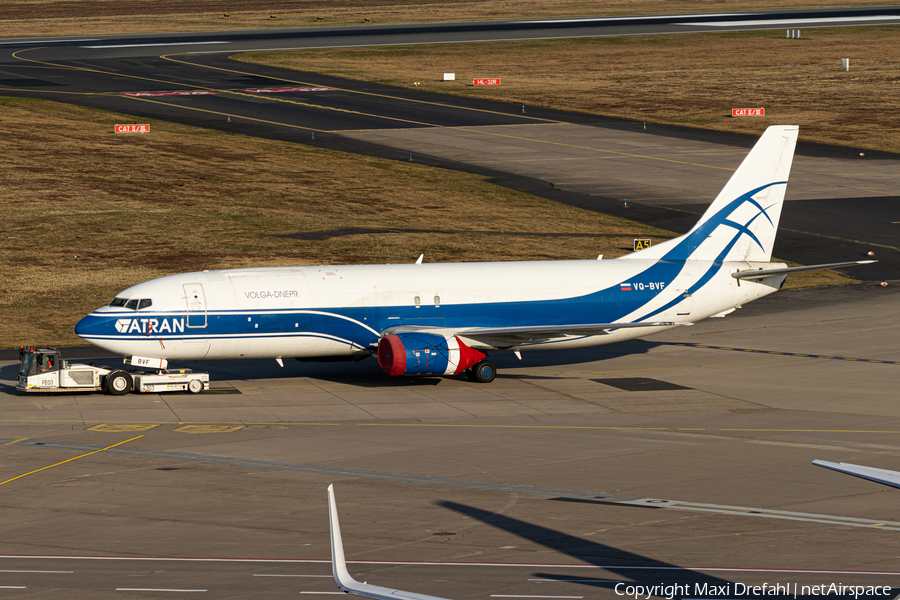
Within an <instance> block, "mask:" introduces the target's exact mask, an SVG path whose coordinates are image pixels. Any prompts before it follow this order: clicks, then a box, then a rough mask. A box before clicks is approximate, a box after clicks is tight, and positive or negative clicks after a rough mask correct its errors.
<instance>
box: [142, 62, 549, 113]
mask: <svg viewBox="0 0 900 600" xmlns="http://www.w3.org/2000/svg"><path fill="white" fill-rule="evenodd" d="M172 56H176V55H172V54H163V55H162V56H160V58H161V59H163V60H168V61H171V62H177V63H181V64H183V65H190V66H192V67H199V68H201V69H210V70H213V71H224V72H226V73H234V74H236V75H249V76H251V77H267V78H269V79H271V80H273V81H286V82H288V83H296V84H299V85H306V86H311V87H320V86H319V84H316V83H309V82H308V81H297V80H294V79H282V78H280V77H271V76H268V75H260V74H259V73H250V72H248V71H238V70H236V69H226V68H224V67H212V66H209V65H201V64H198V63H192V62H188V61H186V60H179V59H177V58H172ZM328 87H331V86H328ZM332 89H335V90H338V91H340V92H347V93H350V94H358V95H360V96H373V97H375V98H387V99H389V100H400V101H402V102H415V103H417V104H427V105H430V106H440V107H442V108H453V109H457V110H470V111H473V112H480V113H486V114H492V115H503V116H504V117H508V116H510V113H504V112H500V111H497V110H487V109H484V108H470V107H466V106H456V105H453V104H445V103H443V102H434V101H431V100H416V99H415V98H402V97H400V96H391V95H390V94H379V93H376V92H363V91H360V90H350V89H346V88H332ZM515 116H516V117H520V118H522V119H528V120H531V121H540V122H543V123H565V121H557V120H555V119H542V118H540V117H532V116H528V115H521V116H520V115H519V114H515Z"/></svg>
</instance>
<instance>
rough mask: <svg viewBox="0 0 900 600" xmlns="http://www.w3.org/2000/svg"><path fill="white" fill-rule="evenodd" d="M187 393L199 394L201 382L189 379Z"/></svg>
mask: <svg viewBox="0 0 900 600" xmlns="http://www.w3.org/2000/svg"><path fill="white" fill-rule="evenodd" d="M188 391H189V392H190V393H192V394H199V393H200V392H202V391H203V382H202V381H200V380H199V379H191V381H190V382H189V383H188Z"/></svg>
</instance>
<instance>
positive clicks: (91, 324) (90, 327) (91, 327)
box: [75, 314, 106, 341]
mask: <svg viewBox="0 0 900 600" xmlns="http://www.w3.org/2000/svg"><path fill="white" fill-rule="evenodd" d="M105 321H106V319H104V318H102V317H97V316H96V315H94V314H90V315H87V316H86V317H82V318H81V320H80V321H78V323H76V324H75V335H77V336H78V337H80V338H81V339H83V340H88V341H91V340H90V338H91V337H93V336H96V335H99V334H102V333H104V330H105V327H104V326H105Z"/></svg>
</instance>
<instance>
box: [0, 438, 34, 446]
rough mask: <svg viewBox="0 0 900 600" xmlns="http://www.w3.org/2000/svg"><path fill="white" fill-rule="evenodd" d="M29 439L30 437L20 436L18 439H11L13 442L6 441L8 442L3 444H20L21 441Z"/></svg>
mask: <svg viewBox="0 0 900 600" xmlns="http://www.w3.org/2000/svg"><path fill="white" fill-rule="evenodd" d="M27 439H28V438H19V439H17V440H13V441H11V442H6V443H5V444H3V445H4V446H12V445H13V444H18V443H19V442H24V441H25V440H27Z"/></svg>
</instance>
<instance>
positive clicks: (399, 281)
mask: <svg viewBox="0 0 900 600" xmlns="http://www.w3.org/2000/svg"><path fill="white" fill-rule="evenodd" d="M764 265H765V266H766V267H771V266H778V265H777V264H776V265H773V264H772V263H764ZM754 267H755V264H751V263H747V262H734V263H731V262H711V261H697V260H684V261H670V260H666V259H661V260H659V259H657V260H606V261H603V260H584V261H546V262H505V263H496V262H495V263H449V264H447V263H444V264H409V265H371V266H339V267H327V266H317V267H283V268H262V269H235V270H223V271H203V272H195V273H185V274H180V275H172V276H169V277H163V278H160V279H155V280H152V281H148V282H145V283H141V284H139V285H136V286H133V287H131V288H128V289H127V290H124V291H123V292H121V293H120V294H119V295H118V296H117V300H118V304H119V305H118V306H114V305H109V306H104V307H101V308H99V309H97V310H95V311H94V312H92V313H91V314H89V315H88V316H86V317H84V318H83V319H82V320H81V321H80V322H79V323H78V325H77V326H76V333H77V334H78V335H79V336H81V337H82V338H84V339H86V340H88V341H90V342H91V343H93V344H95V345H97V346H100V347H102V348H104V349H107V350H109V351H112V352H116V353H120V354H124V355H127V356H146V357H153V358H165V359H168V360H196V359H222V358H280V357H297V358H304V357H306V358H309V357H336V356H352V355H358V354H366V353H371V352H373V351H374V350H375V348H376V347H377V345H378V342H379V339H380V337H382V336H383V335H384V332H386V331H390V330H391V329H392V328H397V327H399V326H414V327H423V328H439V329H446V330H448V331H456V330H460V329H463V330H464V329H465V328H470V327H480V328H490V327H509V326H520V327H521V326H524V327H528V326H532V325H535V326H537V325H544V326H546V325H576V324H581V323H618V322H632V323H633V322H643V321H671V322H675V323H684V322H695V321H698V320H700V319H704V318H707V317H710V316H713V315H716V314H719V313H722V312H724V311H728V310H730V309H732V308H734V307H737V306H740V305H742V304H744V303H746V302H749V301H751V300H755V299H757V298H760V297H762V296H765V295H767V294H769V293H772V292H774V291H776V290H777V289H778V288H779V287H780V285H781V283H782V282H783V280H784V277H783V276H773V277H769V278H766V279H763V280H759V281H749V282H748V281H744V282H740V283H739V282H738V281H737V280H735V279H734V278H732V277H731V276H730V274H731V273H732V272H735V271H738V270H747V269H748V268H754ZM133 300H138V302H131V301H133ZM141 300H143V301H145V302H140V301H141ZM146 301H149V302H146ZM115 303H116V302H114V303H112V304H115ZM129 303H131V305H132V308H128V307H127V305H128V304H129ZM142 305H146V306H144V307H143V308H139V307H140V306H142ZM651 329H652V331H653V332H656V331H660V330H661V329H662V328H660V327H655V328H649V327H648V328H642V327H636V328H629V329H614V330H610V331H606V332H602V333H601V334H593V335H558V336H555V337H550V338H548V339H542V340H533V339H531V340H525V341H521V342H516V341H515V340H512V341H511V340H510V338H509V336H505V337H504V336H500V337H498V338H497V339H496V340H494V341H491V340H487V341H486V340H485V338H484V337H483V336H482V338H481V339H478V340H467V339H466V338H465V333H464V332H463V333H460V334H459V335H460V337H461V338H462V339H464V340H466V343H467V344H468V345H470V346H472V347H475V348H478V349H480V350H498V349H502V350H525V349H551V348H562V347H566V348H577V347H585V346H593V345H598V344H607V343H612V342H617V341H622V340H625V339H631V338H635V337H640V336H643V335H647V334H648V333H650V332H651Z"/></svg>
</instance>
